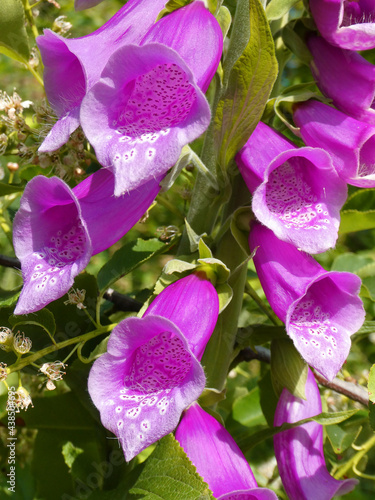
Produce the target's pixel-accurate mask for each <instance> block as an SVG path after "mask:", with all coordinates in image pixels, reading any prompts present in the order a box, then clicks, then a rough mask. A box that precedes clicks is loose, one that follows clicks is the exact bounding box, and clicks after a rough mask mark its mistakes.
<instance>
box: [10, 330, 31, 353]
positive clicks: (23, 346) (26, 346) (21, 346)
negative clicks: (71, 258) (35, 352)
mask: <svg viewBox="0 0 375 500" xmlns="http://www.w3.org/2000/svg"><path fill="white" fill-rule="evenodd" d="M31 346H32V342H31V340H30V339H29V337H25V334H24V333H20V332H17V335H16V336H15V337H14V340H13V349H14V350H15V351H16V352H18V353H19V354H26V353H27V352H29V351H30V349H31Z"/></svg>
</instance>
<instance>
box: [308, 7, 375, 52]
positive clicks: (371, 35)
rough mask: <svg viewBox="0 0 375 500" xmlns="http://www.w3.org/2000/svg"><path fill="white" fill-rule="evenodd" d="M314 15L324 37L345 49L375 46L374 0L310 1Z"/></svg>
mask: <svg viewBox="0 0 375 500" xmlns="http://www.w3.org/2000/svg"><path fill="white" fill-rule="evenodd" d="M309 5H310V9H311V13H312V15H313V17H314V21H315V23H316V25H317V28H318V30H319V31H320V33H321V35H322V36H323V37H324V38H325V39H326V40H327V42H329V43H330V44H332V45H337V46H338V47H342V48H343V49H350V50H367V49H373V48H374V47H375V3H374V1H373V0H356V1H350V0H349V1H348V0H310V2H309Z"/></svg>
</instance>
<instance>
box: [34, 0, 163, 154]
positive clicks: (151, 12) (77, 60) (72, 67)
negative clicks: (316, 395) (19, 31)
mask: <svg viewBox="0 0 375 500" xmlns="http://www.w3.org/2000/svg"><path fill="white" fill-rule="evenodd" d="M165 3H166V0H130V1H129V2H127V3H126V5H124V6H123V7H122V8H121V9H120V10H119V11H118V12H117V13H116V14H115V15H114V16H113V17H112V18H111V19H110V20H109V21H108V22H107V23H105V24H104V25H103V26H102V27H101V28H99V29H98V30H96V31H94V33H90V34H89V35H87V36H84V37H81V38H64V37H62V36H61V35H57V34H56V33H54V32H53V31H51V30H44V34H43V35H41V36H39V37H38V38H37V44H38V47H39V50H40V53H41V56H42V61H43V65H44V86H45V90H46V94H47V98H48V100H49V102H50V104H51V106H52V108H53V110H54V111H55V113H56V114H57V116H58V118H59V120H58V121H57V122H56V124H55V125H54V127H53V128H52V130H51V131H50V133H49V134H48V136H47V137H46V139H45V140H44V142H43V144H42V145H41V146H40V148H39V151H41V152H44V151H55V150H56V149H58V148H59V147H61V146H62V145H63V144H65V142H67V140H68V139H69V135H70V134H71V133H72V132H74V130H76V128H77V127H78V126H79V109H80V105H81V102H82V99H83V97H84V95H85V94H86V92H87V91H88V90H89V89H90V88H91V87H92V86H93V84H94V83H95V82H97V81H98V80H99V78H100V74H101V72H102V70H103V68H104V66H105V65H106V63H107V61H108V58H109V57H110V55H111V54H113V52H115V51H116V50H117V49H118V48H119V47H121V46H123V45H124V44H129V43H130V44H139V43H140V41H141V40H142V38H143V37H144V35H145V33H146V32H147V30H148V29H150V27H151V26H152V25H153V23H154V22H155V19H156V17H157V15H158V13H159V12H160V11H161V10H162V9H163V7H164V5H165Z"/></svg>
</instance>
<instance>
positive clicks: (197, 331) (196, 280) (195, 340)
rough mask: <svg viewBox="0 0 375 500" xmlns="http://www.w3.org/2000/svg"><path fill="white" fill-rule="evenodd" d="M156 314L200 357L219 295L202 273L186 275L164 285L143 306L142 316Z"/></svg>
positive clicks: (214, 314) (217, 304)
mask: <svg viewBox="0 0 375 500" xmlns="http://www.w3.org/2000/svg"><path fill="white" fill-rule="evenodd" d="M150 314H152V315H159V316H163V317H164V318H167V319H169V320H170V321H172V322H173V323H174V324H175V325H176V326H178V328H179V329H180V330H181V332H182V333H183V334H184V336H185V338H186V340H187V341H188V344H189V347H190V349H191V351H192V353H193V354H194V356H196V357H197V359H199V360H200V359H201V358H202V356H203V351H204V349H205V347H206V344H207V342H208V341H209V339H210V337H211V334H212V332H213V331H214V328H215V325H216V322H217V318H218V315H219V298H218V295H217V292H216V290H215V288H214V286H213V285H212V284H211V283H210V281H208V280H207V279H206V276H205V275H203V273H202V275H199V274H190V275H189V276H186V277H185V278H181V279H179V280H177V281H175V282H174V283H172V284H171V285H169V286H167V287H166V288H165V289H164V290H163V291H162V292H161V293H160V294H159V295H158V296H157V297H156V298H155V299H154V300H153V302H152V303H151V305H150V306H149V307H148V308H147V310H146V312H145V314H144V317H146V316H148V315H150Z"/></svg>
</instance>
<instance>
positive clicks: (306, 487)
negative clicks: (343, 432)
mask: <svg viewBox="0 0 375 500" xmlns="http://www.w3.org/2000/svg"><path fill="white" fill-rule="evenodd" d="M306 395H307V401H305V400H303V399H300V398H297V397H294V396H292V394H291V393H290V392H289V391H288V390H287V389H284V390H283V392H282V394H281V396H280V399H279V402H278V404H277V408H276V412H275V421H274V425H275V426H278V425H282V424H283V423H284V422H289V423H294V422H298V420H302V419H305V418H309V417H314V416H315V415H318V414H319V413H321V412H322V402H321V399H320V394H319V389H318V386H317V384H316V382H315V379H314V375H313V374H312V372H311V370H309V372H308V376H307V382H306ZM273 439H274V446H275V455H276V460H277V464H278V468H279V473H280V477H281V480H282V482H283V485H284V488H285V491H286V493H287V495H288V498H289V499H290V500H316V499H317V498H319V500H330V499H331V498H332V497H334V496H336V495H344V494H345V493H348V492H349V491H351V490H352V489H353V488H354V487H355V485H356V484H357V483H358V481H357V480H356V479H345V480H343V481H338V480H337V479H334V478H333V477H332V476H331V475H330V474H329V472H328V470H327V467H326V464H325V460H324V454H323V427H322V425H320V424H318V423H316V422H309V423H307V424H303V425H300V426H299V427H296V428H295V429H290V430H288V431H283V432H280V433H279V434H276V435H275V436H274V438H273Z"/></svg>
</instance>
